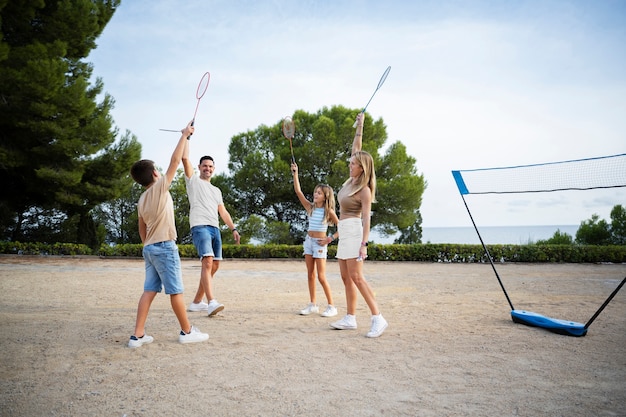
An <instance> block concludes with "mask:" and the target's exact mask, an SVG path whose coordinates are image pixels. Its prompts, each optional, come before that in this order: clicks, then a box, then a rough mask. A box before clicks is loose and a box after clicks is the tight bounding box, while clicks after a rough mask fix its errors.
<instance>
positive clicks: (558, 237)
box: [537, 229, 574, 245]
mask: <svg viewBox="0 0 626 417" xmlns="http://www.w3.org/2000/svg"><path fill="white" fill-rule="evenodd" d="M573 243H574V239H573V238H572V236H571V235H570V234H568V233H564V232H561V230H560V229H556V232H554V234H553V235H552V237H551V238H550V239H547V240H538V241H537V245H572V244H573Z"/></svg>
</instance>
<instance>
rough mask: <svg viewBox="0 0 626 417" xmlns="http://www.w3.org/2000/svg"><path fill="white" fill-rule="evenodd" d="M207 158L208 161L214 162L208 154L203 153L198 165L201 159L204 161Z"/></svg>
mask: <svg viewBox="0 0 626 417" xmlns="http://www.w3.org/2000/svg"><path fill="white" fill-rule="evenodd" d="M207 159H208V160H209V161H211V162H213V163H215V161H214V160H213V158H212V157H210V156H208V155H204V156H203V157H202V158H200V165H202V161H206V160H207Z"/></svg>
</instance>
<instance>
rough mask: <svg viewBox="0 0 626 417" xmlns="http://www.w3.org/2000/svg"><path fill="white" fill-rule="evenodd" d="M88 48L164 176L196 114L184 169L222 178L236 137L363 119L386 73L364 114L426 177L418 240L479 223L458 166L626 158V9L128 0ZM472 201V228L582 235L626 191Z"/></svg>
mask: <svg viewBox="0 0 626 417" xmlns="http://www.w3.org/2000/svg"><path fill="white" fill-rule="evenodd" d="M96 43H97V48H96V49H95V50H93V51H92V53H91V54H90V55H89V57H88V58H87V59H86V60H87V61H88V62H91V63H92V64H93V66H94V73H93V76H94V79H95V77H99V78H101V79H102V81H103V82H104V91H105V92H106V93H107V94H109V95H111V96H112V97H113V98H114V100H115V108H114V109H113V111H112V113H111V114H112V116H113V118H114V123H115V126H116V127H117V128H118V129H119V131H120V135H121V134H123V133H124V132H126V131H130V132H131V133H132V134H134V135H135V136H136V137H137V138H138V140H139V142H140V143H141V144H142V147H143V155H142V157H143V158H147V159H152V160H154V161H155V162H156V163H157V165H159V166H162V167H166V166H167V165H168V163H169V158H170V155H171V152H172V150H173V147H174V146H175V143H176V141H177V140H178V135H177V134H176V133H171V132H164V131H160V130H159V129H178V130H179V129H182V128H183V127H184V126H185V125H186V124H187V122H188V121H189V120H191V118H192V117H193V114H194V110H195V109H196V105H198V114H197V116H196V123H195V126H196V131H195V134H194V136H193V139H192V142H191V155H190V157H191V159H192V161H197V160H199V158H200V157H201V156H202V155H207V154H208V155H211V156H213V157H214V159H215V164H216V168H217V169H216V171H217V173H228V144H229V143H230V139H231V138H232V137H233V136H235V135H237V134H239V133H243V132H247V131H251V130H255V129H256V128H257V127H259V126H260V125H268V126H270V125H274V124H276V123H278V122H280V121H281V120H282V119H283V118H284V117H285V116H290V115H292V114H293V113H294V112H295V111H296V110H304V111H306V112H309V113H315V112H317V111H318V110H320V109H322V108H323V107H332V106H334V105H343V106H345V107H349V108H361V107H363V106H364V105H365V104H366V103H367V101H368V100H369V98H370V97H371V95H372V93H373V91H374V89H375V88H376V85H377V84H378V80H379V78H380V76H381V75H382V73H383V71H384V70H385V68H386V67H387V66H391V72H390V74H389V76H388V78H387V80H386V82H385V84H384V85H383V86H382V88H381V89H380V90H379V91H378V92H377V93H376V96H375V97H374V99H373V100H372V102H371V103H370V105H369V107H368V109H367V113H368V114H369V115H370V116H371V117H373V118H374V119H376V120H378V119H380V118H382V119H383V121H384V123H385V125H386V127H387V133H388V140H387V144H386V145H385V148H383V150H382V152H384V150H385V149H386V147H388V146H389V145H391V144H392V143H395V142H398V141H399V142H402V143H403V144H404V145H406V147H407V153H408V154H409V155H410V156H412V157H414V158H415V160H416V169H417V172H418V173H419V174H423V175H424V177H425V179H426V181H427V184H428V186H427V189H426V191H425V192H424V195H423V201H422V205H421V208H420V212H421V214H422V218H423V223H422V226H424V227H462V226H471V225H472V223H471V220H470V217H469V215H468V212H467V210H466V207H465V205H464V204H463V200H462V198H461V196H460V194H459V192H458V189H457V187H456V184H455V182H454V180H453V177H452V174H451V171H452V170H466V169H478V168H491V167H507V166H518V165H528V164H541V163H545V162H557V161H567V160H575V159H584V158H594V157H600V156H608V155H615V154H622V153H626V117H625V115H626V47H625V45H626V2H625V1H622V0H603V1H598V2H590V1H587V0H578V1H561V0H516V1H506V0H497V1H485V0H473V1H446V0H441V1H439V0H436V1H435V0H433V1H430V0H428V1H421V0H415V1H405V0H401V1H396V0H390V1H380V0H374V1H370V0H363V1H356V0H345V1H343V0H336V1H330V0H325V1H314V0H302V1H298V0H275V1H269V0H268V1H265V0H254V1H248V0H246V1H239V0H185V1H166V0H132V1H130V0H124V1H122V4H121V6H120V7H119V8H118V10H117V11H116V12H115V14H114V16H113V18H112V19H111V21H110V22H109V24H108V25H107V26H106V28H105V29H104V32H103V33H102V35H101V36H100V37H99V38H98V39H97V41H96ZM207 71H208V72H210V74H211V78H210V84H209V87H208V89H207V92H206V94H205V96H204V97H203V98H202V100H200V102H199V103H198V100H197V99H196V88H197V85H198V83H199V81H200V79H201V77H202V75H203V74H204V73H205V72H207ZM348 141H351V138H348ZM582 174H584V173H582ZM285 180H286V181H291V176H290V175H289V174H288V173H287V175H286V176H285ZM224 192H227V190H224ZM305 192H306V190H305ZM466 202H467V204H468V207H469V208H470V210H471V212H472V215H473V216H474V219H475V221H476V222H477V224H479V225H484V226H508V225H578V224H580V223H581V221H583V220H587V219H589V218H591V216H592V215H593V214H597V215H599V216H600V218H602V219H606V220H607V221H610V211H611V208H612V207H613V206H614V205H616V204H622V205H625V206H626V188H616V189H611V190H606V191H589V192H582V191H578V192H573V191H570V192H559V193H536V194H524V195H523V196H520V195H510V196H507V197H505V196H498V197H497V198H493V197H489V198H484V196H479V195H467V196H466ZM379 204H384V202H383V201H380V202H379Z"/></svg>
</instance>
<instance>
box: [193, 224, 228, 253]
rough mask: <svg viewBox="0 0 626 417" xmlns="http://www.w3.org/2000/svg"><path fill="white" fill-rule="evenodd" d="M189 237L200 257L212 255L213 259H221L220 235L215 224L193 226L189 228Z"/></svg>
mask: <svg viewBox="0 0 626 417" xmlns="http://www.w3.org/2000/svg"><path fill="white" fill-rule="evenodd" d="M191 238H192V239H193V245H194V246H195V247H196V251H197V252H198V256H200V259H202V258H204V257H205V256H212V257H213V259H214V260H216V261H221V260H222V235H221V234H220V229H218V228H217V227H215V226H194V227H192V228H191Z"/></svg>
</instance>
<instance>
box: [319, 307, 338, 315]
mask: <svg viewBox="0 0 626 417" xmlns="http://www.w3.org/2000/svg"><path fill="white" fill-rule="evenodd" d="M336 315H337V309H336V308H335V306H332V305H330V304H328V307H326V310H324V312H323V313H322V314H320V316H322V317H334V316H336Z"/></svg>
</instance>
